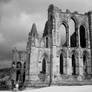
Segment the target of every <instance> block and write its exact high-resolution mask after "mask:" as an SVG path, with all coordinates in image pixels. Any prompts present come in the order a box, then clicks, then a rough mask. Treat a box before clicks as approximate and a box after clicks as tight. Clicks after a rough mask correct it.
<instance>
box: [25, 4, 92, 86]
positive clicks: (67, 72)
mask: <svg viewBox="0 0 92 92" xmlns="http://www.w3.org/2000/svg"><path fill="white" fill-rule="evenodd" d="M70 21H73V22H74V31H72V30H71V28H70V25H69V23H70ZM62 26H63V28H64V29H65V34H66V35H65V38H63V37H64V36H63V35H62V34H63V33H62V32H63V30H61V29H62V28H61V27H62ZM62 39H63V40H65V41H61V40H62ZM91 80H92V12H88V13H85V14H79V13H78V12H70V11H69V10H66V12H63V11H62V10H60V9H59V8H58V7H56V6H54V5H50V6H49V8H48V20H47V22H46V24H45V28H44V31H43V35H42V37H40V36H39V34H38V33H37V29H36V25H35V24H33V26H32V29H31V31H30V32H29V35H28V42H27V47H26V73H25V84H26V85H27V86H30V87H32V86H34V87H42V86H49V85H58V84H59V85H62V84H73V83H74V84H90V83H91V82H92V81H91Z"/></svg>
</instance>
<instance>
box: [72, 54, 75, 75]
mask: <svg viewBox="0 0 92 92" xmlns="http://www.w3.org/2000/svg"><path fill="white" fill-rule="evenodd" d="M72 75H76V59H75V55H74V54H73V55H72Z"/></svg>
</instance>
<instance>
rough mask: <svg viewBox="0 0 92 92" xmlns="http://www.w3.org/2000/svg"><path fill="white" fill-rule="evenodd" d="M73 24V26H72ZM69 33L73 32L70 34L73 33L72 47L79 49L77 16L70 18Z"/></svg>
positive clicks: (71, 38) (71, 36) (71, 35)
mask: <svg viewBox="0 0 92 92" xmlns="http://www.w3.org/2000/svg"><path fill="white" fill-rule="evenodd" d="M71 23H72V25H71ZM71 28H72V29H71ZM69 31H71V32H70V33H71V34H70V46H71V47H77V41H78V40H77V38H78V37H77V35H78V20H77V18H76V16H74V15H71V16H70V21H69Z"/></svg>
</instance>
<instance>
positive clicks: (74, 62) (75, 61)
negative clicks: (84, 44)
mask: <svg viewBox="0 0 92 92" xmlns="http://www.w3.org/2000/svg"><path fill="white" fill-rule="evenodd" d="M71 63H72V75H78V74H79V62H78V52H77V51H75V50H73V51H72V53H71Z"/></svg>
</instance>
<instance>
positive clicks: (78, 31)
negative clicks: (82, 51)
mask: <svg viewBox="0 0 92 92" xmlns="http://www.w3.org/2000/svg"><path fill="white" fill-rule="evenodd" d="M76 29H77V47H80V28H79V26H78V27H77V28H76Z"/></svg>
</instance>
